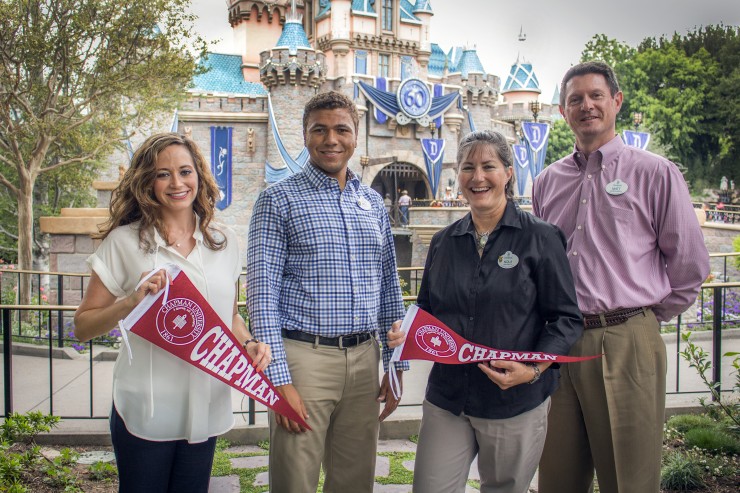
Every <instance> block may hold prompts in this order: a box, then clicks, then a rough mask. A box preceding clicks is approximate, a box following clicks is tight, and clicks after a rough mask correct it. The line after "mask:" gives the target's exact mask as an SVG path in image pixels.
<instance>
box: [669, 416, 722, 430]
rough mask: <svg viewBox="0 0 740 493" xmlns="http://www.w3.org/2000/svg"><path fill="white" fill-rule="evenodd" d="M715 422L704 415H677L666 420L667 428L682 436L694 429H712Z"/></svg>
mask: <svg viewBox="0 0 740 493" xmlns="http://www.w3.org/2000/svg"><path fill="white" fill-rule="evenodd" d="M715 425H716V424H715V421H714V420H713V419H712V418H710V417H709V416H707V415H706V414H678V415H676V416H672V417H671V418H670V419H669V420H668V427H669V428H673V429H674V430H676V431H677V432H679V433H681V434H683V433H686V432H687V431H689V430H692V429H694V428H714V427H715Z"/></svg>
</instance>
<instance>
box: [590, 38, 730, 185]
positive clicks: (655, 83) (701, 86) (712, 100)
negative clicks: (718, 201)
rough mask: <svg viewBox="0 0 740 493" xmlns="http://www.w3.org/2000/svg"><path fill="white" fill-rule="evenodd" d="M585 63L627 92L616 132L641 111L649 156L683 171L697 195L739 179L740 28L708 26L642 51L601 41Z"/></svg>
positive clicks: (646, 43) (649, 42)
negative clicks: (605, 71) (596, 64)
mask: <svg viewBox="0 0 740 493" xmlns="http://www.w3.org/2000/svg"><path fill="white" fill-rule="evenodd" d="M586 60H603V61H606V62H607V63H610V64H611V65H612V66H613V67H614V69H615V71H616V73H617V77H618V79H619V81H620V85H621V88H622V91H623V92H624V104H623V105H622V110H621V112H620V114H619V116H618V119H617V125H618V128H617V130H618V131H621V130H623V129H625V128H630V127H632V125H633V122H632V114H633V113H634V112H641V113H643V125H642V127H641V128H643V129H644V130H646V131H649V132H651V134H652V139H651V150H654V151H656V152H658V153H660V154H663V155H665V156H666V157H668V158H669V159H671V160H673V161H674V162H676V163H677V164H679V165H681V166H683V167H685V168H686V178H687V181H688V182H689V183H690V184H691V185H693V188H694V190H698V189H701V188H704V187H712V188H717V185H718V183H719V180H720V178H721V177H722V176H727V177H728V178H730V179H735V180H736V181H737V179H738V178H740V176H739V175H740V173H739V172H738V171H739V170H740V91H738V89H737V88H738V87H740V28H738V27H737V26H723V25H715V26H706V27H701V28H697V29H695V30H694V31H691V32H688V33H686V34H678V33H675V34H674V35H673V36H670V37H662V38H659V39H655V38H646V39H645V40H643V41H642V43H640V45H639V46H637V47H631V46H628V45H627V44H625V43H621V42H619V41H617V40H614V39H609V38H608V37H607V36H605V35H597V36H594V38H593V39H592V40H591V41H590V42H589V43H588V44H587V45H586V47H585V48H584V51H583V53H582V57H581V61H586Z"/></svg>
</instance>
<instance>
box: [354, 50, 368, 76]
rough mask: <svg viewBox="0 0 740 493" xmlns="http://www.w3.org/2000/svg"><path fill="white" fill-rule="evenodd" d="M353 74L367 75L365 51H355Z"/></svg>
mask: <svg viewBox="0 0 740 493" xmlns="http://www.w3.org/2000/svg"><path fill="white" fill-rule="evenodd" d="M355 73H356V74H367V51H365V50H356V51H355Z"/></svg>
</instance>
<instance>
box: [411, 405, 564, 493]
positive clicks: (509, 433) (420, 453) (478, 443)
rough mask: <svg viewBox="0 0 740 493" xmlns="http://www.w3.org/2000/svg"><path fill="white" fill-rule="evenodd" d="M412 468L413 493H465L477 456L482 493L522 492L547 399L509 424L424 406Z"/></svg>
mask: <svg viewBox="0 0 740 493" xmlns="http://www.w3.org/2000/svg"><path fill="white" fill-rule="evenodd" d="M423 407H424V416H423V417H422V420H421V430H420V431H419V444H418V447H417V449H416V463H415V465H414V492H415V493H435V492H439V493H443V492H444V493H453V492H464V491H465V483H466V481H467V480H468V471H469V470H470V464H471V463H472V462H473V459H474V458H475V456H476V455H477V456H478V471H479V472H480V483H481V487H480V491H481V493H494V492H495V493H526V492H527V491H529V484H530V482H531V481H532V476H534V472H535V470H536V469H537V462H538V461H539V459H540V454H541V453H542V447H543V445H544V443H545V435H546V433H547V410H548V409H549V408H550V399H547V400H546V401H545V402H543V403H542V404H540V405H539V406H537V407H536V408H534V409H532V410H531V411H527V412H526V413H522V414H520V415H519V416H514V417H513V418H507V419H484V418H473V417H470V416H466V415H464V414H462V415H460V416H455V415H454V414H452V413H450V412H448V411H445V410H444V409H441V408H439V407H437V406H435V405H434V404H431V403H430V402H428V401H426V400H425V401H424V405H423Z"/></svg>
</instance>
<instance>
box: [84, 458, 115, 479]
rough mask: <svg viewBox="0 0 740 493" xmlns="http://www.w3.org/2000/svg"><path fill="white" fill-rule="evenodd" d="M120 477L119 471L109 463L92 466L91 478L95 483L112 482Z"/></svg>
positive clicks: (97, 463) (98, 463)
mask: <svg viewBox="0 0 740 493" xmlns="http://www.w3.org/2000/svg"><path fill="white" fill-rule="evenodd" d="M117 475H118V469H116V466H114V465H113V464H110V463H108V462H96V463H94V464H93V465H91V466H90V478H91V479H93V480H95V481H111V480H113V479H114V478H115V477H116V476H117Z"/></svg>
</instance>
